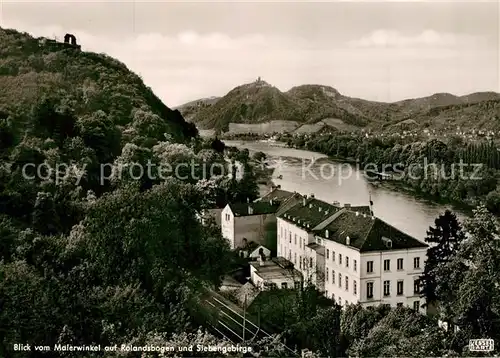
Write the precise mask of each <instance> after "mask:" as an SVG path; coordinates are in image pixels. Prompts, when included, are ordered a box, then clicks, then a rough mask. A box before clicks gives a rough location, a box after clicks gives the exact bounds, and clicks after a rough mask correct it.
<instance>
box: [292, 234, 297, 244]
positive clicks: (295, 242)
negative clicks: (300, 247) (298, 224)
mask: <svg viewBox="0 0 500 358" xmlns="http://www.w3.org/2000/svg"><path fill="white" fill-rule="evenodd" d="M293 242H294V245H297V234H295V236H294V238H293Z"/></svg>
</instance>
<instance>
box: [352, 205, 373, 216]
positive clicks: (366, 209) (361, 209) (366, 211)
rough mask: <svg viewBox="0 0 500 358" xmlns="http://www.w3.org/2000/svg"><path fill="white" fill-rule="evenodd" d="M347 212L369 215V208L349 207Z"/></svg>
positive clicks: (366, 206)
mask: <svg viewBox="0 0 500 358" xmlns="http://www.w3.org/2000/svg"><path fill="white" fill-rule="evenodd" d="M348 210H350V211H357V212H360V213H362V214H367V215H371V210H370V207H369V206H368V205H361V206H351V207H350V208H348Z"/></svg>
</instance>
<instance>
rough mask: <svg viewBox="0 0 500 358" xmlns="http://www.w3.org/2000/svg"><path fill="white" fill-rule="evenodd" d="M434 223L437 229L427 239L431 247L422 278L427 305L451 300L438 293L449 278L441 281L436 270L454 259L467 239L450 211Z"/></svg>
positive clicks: (430, 232)
mask: <svg viewBox="0 0 500 358" xmlns="http://www.w3.org/2000/svg"><path fill="white" fill-rule="evenodd" d="M434 223H435V227H430V228H429V230H428V231H427V237H426V238H425V241H426V242H427V243H429V244H430V245H431V246H430V247H429V248H428V249H427V260H426V262H425V268H424V273H423V275H422V276H421V277H420V282H421V285H422V295H423V297H425V299H426V304H427V305H429V304H435V303H439V302H446V300H448V299H449V297H442V296H441V297H440V296H439V295H438V294H437V293H436V287H437V286H438V285H440V284H445V283H446V280H448V278H446V279H444V278H443V279H444V282H443V281H440V279H441V277H438V276H437V275H436V270H438V268H439V267H440V266H442V265H445V264H446V263H447V262H449V261H450V260H451V259H452V258H453V256H454V255H455V254H456V252H457V251H458V249H459V247H460V244H461V243H462V242H463V240H464V238H465V234H464V232H463V231H462V226H461V224H460V222H459V221H458V220H457V217H456V215H455V214H453V213H452V212H451V211H449V210H447V211H446V212H445V213H444V214H443V215H440V216H439V217H438V218H437V219H436V220H435V221H434ZM441 292H442V291H441ZM449 294H452V292H449Z"/></svg>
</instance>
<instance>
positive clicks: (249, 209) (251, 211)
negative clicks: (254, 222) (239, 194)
mask: <svg viewBox="0 0 500 358" xmlns="http://www.w3.org/2000/svg"><path fill="white" fill-rule="evenodd" d="M252 214H253V208H252V207H251V206H250V205H248V215H252Z"/></svg>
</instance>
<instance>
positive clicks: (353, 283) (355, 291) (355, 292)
mask: <svg viewBox="0 0 500 358" xmlns="http://www.w3.org/2000/svg"><path fill="white" fill-rule="evenodd" d="M352 292H353V293H354V294H355V295H357V294H358V283H357V282H356V280H354V281H352Z"/></svg>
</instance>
